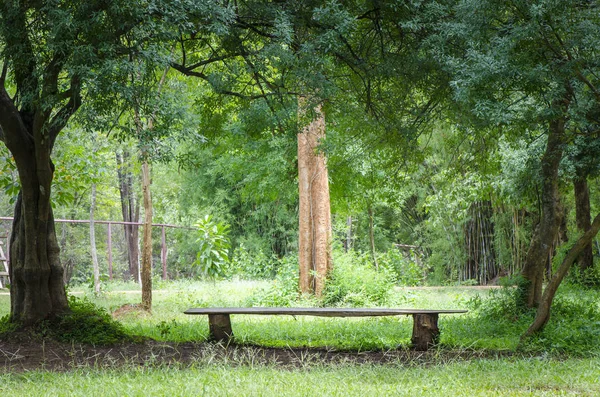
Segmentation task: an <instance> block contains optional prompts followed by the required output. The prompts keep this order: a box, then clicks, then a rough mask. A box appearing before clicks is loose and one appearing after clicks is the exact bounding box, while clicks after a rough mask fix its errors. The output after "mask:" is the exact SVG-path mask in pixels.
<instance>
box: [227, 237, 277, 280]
mask: <svg viewBox="0 0 600 397" xmlns="http://www.w3.org/2000/svg"><path fill="white" fill-rule="evenodd" d="M278 265H279V261H278V259H277V257H275V256H274V255H271V256H268V255H267V254H265V253H264V251H263V250H262V249H258V250H257V251H254V252H252V251H251V250H249V249H247V248H246V246H245V245H244V244H242V245H240V246H239V247H237V248H236V249H235V250H234V251H233V257H232V258H231V262H230V265H229V268H228V269H227V275H228V276H230V277H231V276H237V277H239V278H241V279H247V280H260V279H272V278H273V277H275V276H276V275H277V267H278Z"/></svg>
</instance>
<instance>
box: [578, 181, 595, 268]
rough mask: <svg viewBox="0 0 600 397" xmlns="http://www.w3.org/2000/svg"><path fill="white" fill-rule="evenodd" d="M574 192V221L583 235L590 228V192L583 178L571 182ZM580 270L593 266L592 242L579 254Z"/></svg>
mask: <svg viewBox="0 0 600 397" xmlns="http://www.w3.org/2000/svg"><path fill="white" fill-rule="evenodd" d="M573 187H574V191H575V220H576V224H577V230H579V231H580V232H581V233H585V232H587V231H588V230H590V228H591V227H592V223H591V219H590V212H591V210H590V190H589V188H588V184H587V179H586V177H585V176H578V177H577V178H576V179H575V180H574V181H573ZM576 262H577V264H578V265H579V268H580V269H581V270H586V269H590V268H591V267H592V266H593V265H594V256H593V250H592V241H591V240H590V242H589V243H588V244H587V245H586V246H585V247H583V250H582V251H581V254H579V256H578V257H577V259H576Z"/></svg>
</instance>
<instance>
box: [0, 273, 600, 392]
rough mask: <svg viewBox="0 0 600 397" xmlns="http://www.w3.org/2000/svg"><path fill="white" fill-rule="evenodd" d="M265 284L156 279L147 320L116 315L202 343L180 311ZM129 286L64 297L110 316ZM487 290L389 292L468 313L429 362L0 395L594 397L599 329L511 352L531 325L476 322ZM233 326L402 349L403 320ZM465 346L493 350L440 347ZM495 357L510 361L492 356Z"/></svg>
mask: <svg viewBox="0 0 600 397" xmlns="http://www.w3.org/2000/svg"><path fill="white" fill-rule="evenodd" d="M267 284H268V283H267V282H256V281H252V282H250V281H222V282H217V283H212V282H183V281H182V282H158V283H156V285H155V291H154V294H153V296H154V299H153V300H154V304H153V312H152V314H151V315H149V314H144V313H140V312H138V311H129V312H125V313H123V314H122V315H121V316H120V317H119V319H120V321H122V323H123V324H124V325H125V327H126V328H127V330H128V331H129V332H131V333H133V334H137V335H143V336H148V337H151V338H154V339H156V340H162V341H169V342H187V341H202V340H205V339H206V338H207V336H208V321H207V319H206V318H205V316H186V315H184V314H183V311H184V310H186V309H188V308H190V307H203V306H247V305H249V304H250V303H249V302H250V298H251V297H252V296H253V294H255V293H256V292H257V291H259V290H260V289H261V288H265V287H266V286H267ZM137 290H138V287H137V286H136V285H135V284H121V283H118V284H117V283H115V284H109V285H107V287H106V288H105V292H104V293H103V294H102V295H101V296H100V297H94V296H93V295H91V294H90V292H89V291H88V290H86V289H73V290H71V291H70V292H71V293H72V294H74V295H76V296H79V297H85V298H87V299H90V300H92V301H93V302H94V303H96V304H97V305H99V306H102V307H104V308H106V309H107V310H109V311H111V312H112V311H114V310H116V309H117V308H119V307H121V306H122V305H124V304H135V303H138V302H139V301H140V293H139V291H137ZM488 294H489V291H487V290H481V289H474V288H469V287H445V288H431V289H429V288H425V289H403V288H396V289H395V290H394V292H393V294H392V296H391V297H390V299H389V302H388V303H389V304H388V306H390V307H401V308H436V309H463V308H467V309H471V311H470V312H469V313H468V314H465V315H447V316H444V315H441V316H440V322H439V325H440V328H441V343H442V347H441V349H442V350H441V351H443V352H444V354H440V355H439V359H437V360H434V361H433V362H431V361H429V362H427V363H426V364H424V363H422V362H415V363H406V362H397V363H395V362H393V361H392V362H389V363H387V364H385V365H379V364H358V363H347V364H340V363H335V364H332V363H327V362H321V363H319V362H310V363H308V362H307V365H306V366H300V367H298V366H295V367H293V368H290V367H286V366H280V365H277V364H256V365H253V364H252V363H248V362H247V361H244V362H243V363H242V362H236V361H235V359H226V360H216V361H211V360H208V359H206V358H203V359H200V360H198V361H197V362H194V363H192V365H186V366H182V365H176V364H175V365H169V366H167V365H159V366H156V365H142V366H140V365H139V364H133V363H132V364H131V365H129V364H126V365H124V366H122V367H119V368H118V369H114V368H100V367H94V366H86V367H81V368H75V369H73V370H71V371H68V372H66V373H57V372H50V371H39V370H35V371H31V372H21V373H4V374H2V375H0V391H1V392H4V393H3V394H4V395H19V396H29V395H31V396H42V395H48V396H60V395H90V396H95V395H102V396H112V395H115V396H117V395H118V396H122V395H127V396H155V395H156V396H161V395H170V396H179V395H181V396H189V395H207V396H220V395H237V396H263V395H264V396H274V395H284V396H313V395H327V396H329V395H333V396H335V395H368V396H371V395H373V396H378V395H410V396H413V395H431V396H439V395H449V396H494V395H498V396H511V395H515V396H521V395H523V396H555V395H556V396H560V395H577V396H598V395H600V342H599V341H600V339H595V341H594V340H590V338H592V337H593V336H594V335H596V334H598V335H600V323H598V324H594V323H593V322H591V323H586V322H585V319H582V320H581V323H577V321H573V320H568V321H567V320H565V321H563V322H561V320H560V318H557V319H553V321H552V324H549V326H548V329H549V331H548V332H546V333H545V334H542V336H540V337H539V338H537V339H536V340H534V341H533V342H532V343H531V344H530V345H528V346H527V347H526V348H525V351H524V352H523V351H521V352H519V353H518V354H514V355H512V353H514V352H515V351H516V349H517V345H518V343H519V336H520V335H521V333H522V332H523V330H524V329H525V328H526V327H527V325H528V323H529V320H530V319H527V318H523V319H520V318H514V319H513V318H506V317H498V318H495V317H493V316H492V317H490V316H489V315H488V316H487V317H485V316H483V315H482V313H481V312H480V311H479V310H478V309H477V307H479V306H480V305H481V303H482V302H486V301H487V302H491V303H494V302H496V301H498V302H501V300H502V295H501V294H500V293H498V292H494V293H492V295H491V296H490V295H488ZM570 294H574V295H570ZM563 296H564V298H563V300H562V301H561V302H562V303H560V305H563V306H564V307H566V309H568V310H571V311H572V310H580V309H578V308H579V306H577V305H578V304H579V303H580V301H581V299H582V298H581V296H580V295H577V293H576V292H572V291H566V292H565V293H564V294H563ZM585 296H586V299H588V300H589V302H592V303H591V304H592V305H594V304H595V305H600V299H599V298H600V295H599V294H597V293H595V292H589V293H586V295H585ZM586 302H587V301H586ZM594 302H595V303H594ZM560 305H559V306H560ZM569 305H571V306H569ZM588 306H589V305H588ZM585 307H587V306H585ZM597 309H598V307H595V308H594V310H596V311H597ZM8 311H9V297H8V296H7V295H0V315H5V314H7V313H8ZM232 324H233V329H234V333H235V336H236V340H237V341H238V342H239V343H242V344H250V345H260V346H263V347H281V348H299V347H309V348H312V347H317V348H325V349H332V350H337V351H341V350H348V351H355V352H364V351H371V350H375V351H388V350H395V349H398V348H401V349H403V348H406V347H407V346H408V343H409V339H410V335H411V327H412V319H411V318H409V317H382V318H350V319H346V318H333V319H332V318H318V317H298V318H293V317H289V316H274V317H270V316H268V317H267V316H243V315H237V316H236V315H234V316H232ZM586 324H587V325H586ZM586 327H587V328H586ZM1 344H2V342H0V350H1ZM590 346H591V347H590ZM467 349H468V350H472V349H476V350H481V351H488V352H492V353H491V354H487V355H484V356H483V358H476V359H473V358H471V359H463V358H458V355H457V358H456V359H452V358H451V357H452V355H451V354H450V355H449V354H448V351H450V352H451V351H461V350H467ZM493 352H497V353H501V352H510V353H511V354H497V357H496V356H495V355H494V353H493ZM449 357H450V358H449Z"/></svg>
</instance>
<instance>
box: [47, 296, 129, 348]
mask: <svg viewBox="0 0 600 397" xmlns="http://www.w3.org/2000/svg"><path fill="white" fill-rule="evenodd" d="M69 307H70V308H71V313H68V314H66V315H64V316H61V317H59V318H57V319H54V320H47V321H44V322H42V323H40V324H39V325H38V326H37V327H36V331H37V332H38V333H39V334H41V335H42V336H48V337H51V338H54V339H57V340H60V341H63V342H76V343H91V344H99V345H105V344H111V343H116V342H121V341H124V340H130V339H131V337H130V336H129V335H128V334H127V332H126V331H125V328H124V327H123V326H122V325H121V323H119V322H118V321H115V320H114V319H113V318H112V317H111V315H110V314H109V313H108V312H107V311H106V310H105V309H104V308H101V307H98V306H96V305H95V304H94V303H92V302H91V301H90V300H89V299H88V298H83V299H80V298H77V297H75V296H72V295H71V296H69Z"/></svg>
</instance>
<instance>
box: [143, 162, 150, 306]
mask: <svg viewBox="0 0 600 397" xmlns="http://www.w3.org/2000/svg"><path fill="white" fill-rule="evenodd" d="M150 184H151V179H150V166H149V165H148V161H147V160H144V161H143V163H142V193H143V196H144V240H143V241H144V244H143V245H142V308H143V309H144V310H147V311H150V310H151V309H152V196H151V194H150Z"/></svg>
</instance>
